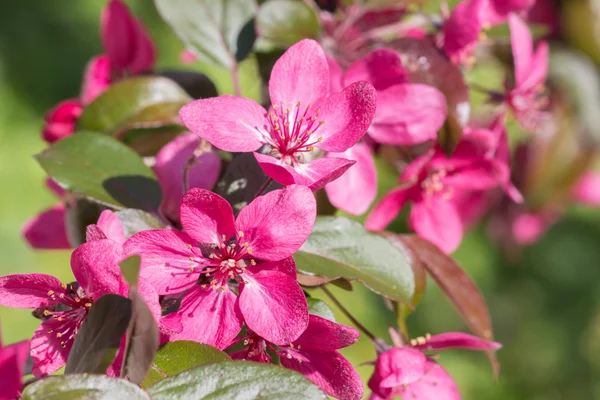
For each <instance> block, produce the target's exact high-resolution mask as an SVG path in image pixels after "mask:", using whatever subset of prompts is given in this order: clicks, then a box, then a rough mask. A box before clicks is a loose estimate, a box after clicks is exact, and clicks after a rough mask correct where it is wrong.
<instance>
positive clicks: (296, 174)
mask: <svg viewBox="0 0 600 400" xmlns="http://www.w3.org/2000/svg"><path fill="white" fill-rule="evenodd" d="M254 157H255V158H256V161H258V163H259V164H260V167H261V168H262V169H263V171H264V172H265V174H267V175H269V177H271V178H273V180H275V181H276V182H278V183H281V184H282V185H292V184H294V183H295V184H298V185H302V186H306V187H308V188H309V189H311V190H313V191H316V190H319V189H321V188H323V187H324V186H325V185H327V184H328V183H329V182H332V181H334V180H336V179H337V178H339V177H340V176H342V174H344V172H346V171H347V170H348V168H350V167H351V166H352V165H354V163H355V161H352V160H346V159H343V158H333V157H327V158H317V159H316V160H313V161H311V162H310V163H308V164H300V163H298V164H296V165H295V166H294V167H292V166H291V165H288V164H286V163H283V162H281V161H280V160H277V159H276V158H274V157H271V156H269V155H266V154H259V153H254Z"/></svg>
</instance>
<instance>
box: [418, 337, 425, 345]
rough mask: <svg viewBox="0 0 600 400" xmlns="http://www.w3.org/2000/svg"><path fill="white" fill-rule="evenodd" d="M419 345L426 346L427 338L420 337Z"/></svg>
mask: <svg viewBox="0 0 600 400" xmlns="http://www.w3.org/2000/svg"><path fill="white" fill-rule="evenodd" d="M417 343H418V344H419V345H424V344H425V343H427V340H425V338H424V337H423V336H419V337H418V338H417Z"/></svg>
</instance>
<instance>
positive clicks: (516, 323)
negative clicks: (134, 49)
mask: <svg viewBox="0 0 600 400" xmlns="http://www.w3.org/2000/svg"><path fill="white" fill-rule="evenodd" d="M127 3H128V4H129V5H130V6H131V8H132V9H133V11H134V12H135V13H136V14H137V15H138V16H140V17H141V18H142V20H143V21H144V23H145V25H146V26H147V27H148V29H149V30H150V32H151V34H152V36H153V37H154V39H155V41H156V43H157V45H158V48H159V56H160V57H159V62H158V65H159V67H160V68H169V67H170V68H172V67H180V64H179V58H178V57H179V53H180V51H181V50H182V46H181V44H180V43H179V42H178V41H177V39H176V38H175V37H174V35H173V34H172V33H171V32H170V31H169V30H168V28H167V27H166V25H165V24H164V23H163V22H162V21H161V19H160V18H159V16H158V15H157V13H156V11H155V9H154V7H153V5H152V3H151V2H150V1H149V0H146V1H127ZM566 3H567V4H566V5H565V9H564V15H565V16H566V17H567V18H568V20H567V23H566V27H567V29H568V30H569V33H568V36H569V37H570V38H571V40H573V41H574V42H576V43H577V45H578V46H579V47H581V48H583V49H584V50H585V51H587V52H589V53H591V55H592V56H593V58H595V59H596V60H598V59H600V57H598V54H599V53H598V49H597V45H596V42H595V40H594V39H593V38H594V34H595V29H598V28H597V27H595V25H594V24H595V23H596V20H594V13H593V12H590V10H591V9H590V8H587V7H588V6H589V5H588V3H587V1H583V0H581V1H578V0H569V1H568V2H566ZM592 3H598V2H592ZM103 6H104V2H102V1H86V2H83V1H72V0H52V1H38V2H35V4H32V3H31V2H14V1H13V2H2V6H1V8H0V9H1V12H0V88H1V89H0V104H1V106H0V185H1V187H2V188H3V192H4V194H3V195H2V196H1V198H0V221H1V224H0V255H1V257H0V273H1V274H12V273H30V272H43V273H48V274H53V275H56V276H58V277H59V278H61V279H63V280H64V281H66V282H68V281H69V280H70V279H71V276H70V269H69V256H70V253H69V252H67V251H33V250H32V249H30V248H28V246H27V245H26V243H25V242H24V241H23V240H22V238H21V235H20V228H21V225H22V224H23V223H24V222H25V221H26V220H27V219H28V218H29V217H31V216H32V215H34V214H35V213H37V212H38V211H40V210H42V209H44V208H46V207H49V206H51V205H52V204H54V203H55V201H56V200H55V199H54V198H53V197H52V195H51V194H50V192H49V191H47V190H45V188H44V187H43V179H44V174H43V172H42V170H41V168H40V167H39V166H38V165H37V164H36V162H35V161H34V159H33V158H32V157H31V156H32V155H33V154H35V153H36V152H38V151H40V150H41V149H42V148H43V147H44V144H43V142H42V140H41V139H40V134H39V132H40V128H41V125H42V116H43V114H44V112H45V111H46V110H48V109H49V108H51V107H52V106H53V105H54V104H56V103H57V102H58V101H60V100H62V99H65V98H69V97H76V96H77V94H78V92H79V85H80V80H81V73H82V69H83V67H84V65H85V63H86V62H87V61H88V60H89V58H90V57H92V56H94V55H96V54H99V53H100V52H101V51H102V48H101V44H100V37H99V16H100V12H101V9H102V7H103ZM596 7H597V6H596ZM195 67H196V68H197V67H198V66H197V65H196V66H195ZM192 68H193V67H192ZM207 71H208V72H209V73H210V75H211V76H212V77H214V78H215V79H216V80H217V82H216V83H217V84H218V86H219V87H220V88H221V89H222V90H228V88H229V87H230V83H229V82H228V81H227V80H226V74H223V73H222V71H218V70H215V69H210V70H207ZM251 75H252V74H249V75H248V76H246V77H242V80H243V81H244V80H245V82H243V83H244V85H245V86H246V88H247V91H248V92H254V93H256V91H257V90H258V88H257V85H256V80H255V79H254V78H250V76H251ZM455 257H456V258H457V260H458V261H459V263H460V264H461V265H462V266H463V267H464V268H465V269H466V270H467V271H468V272H469V274H470V275H471V276H472V277H473V279H474V280H475V281H476V282H477V284H478V285H479V287H480V288H481V290H482V291H483V293H484V295H485V297H486V298H487V300H488V304H489V307H490V309H491V314H492V318H493V322H494V327H495V332H496V338H497V340H498V341H500V342H502V343H503V344H504V348H503V349H502V350H501V351H500V352H499V359H500V362H501V364H502V372H501V376H500V379H499V381H498V382H495V381H494V379H493V377H492V374H491V369H490V368H489V366H488V364H487V360H486V358H485V356H484V355H482V354H475V353H469V352H467V351H460V350H457V351H449V352H446V353H444V354H443V355H442V356H441V357H440V362H441V363H442V364H443V365H444V366H445V367H446V368H447V369H448V371H449V372H450V373H451V374H452V376H453V377H454V378H455V379H456V381H457V382H458V384H459V386H460V389H461V392H462V394H463V397H464V399H467V400H475V399H533V400H538V399H539V400H542V399H544V400H554V399H556V400H558V399H594V398H598V399H600V379H599V378H600V361H599V357H597V355H598V354H600V212H598V211H594V210H585V209H577V210H573V211H572V212H570V213H569V215H568V216H567V218H565V220H563V221H562V222H561V223H559V224H558V225H556V226H555V227H554V228H553V229H552V230H551V231H550V232H549V233H548V234H547V235H546V236H545V237H544V238H543V240H541V241H540V242H539V243H538V244H537V245H535V246H533V247H531V248H529V249H527V250H526V251H525V252H524V254H523V257H522V260H521V261H520V262H519V263H516V264H515V263H512V264H508V263H506V262H504V261H503V258H502V256H501V254H500V252H499V251H498V250H497V249H496V248H495V247H494V246H493V245H492V244H490V243H489V242H488V241H487V239H486V238H485V235H484V232H483V229H478V230H477V229H476V230H475V231H474V232H472V233H471V234H469V235H468V236H467V237H466V238H465V240H464V243H463V245H462V247H461V248H460V250H459V251H458V252H457V253H456V255H455ZM336 293H338V294H339V296H340V297H341V298H342V299H343V300H344V301H346V302H348V303H350V307H349V308H350V309H352V310H354V311H355V313H356V316H357V318H358V319H359V320H361V321H362V322H363V323H364V324H365V325H367V326H370V327H373V330H374V331H375V332H376V333H378V334H380V335H386V330H387V324H388V323H390V321H391V318H392V316H391V315H389V313H387V312H386V311H385V309H384V306H383V302H382V301H381V299H379V298H378V297H377V296H375V295H372V294H371V293H370V292H368V291H366V290H364V289H363V288H361V287H360V286H359V285H355V291H354V292H342V291H340V290H336ZM314 295H315V297H322V293H320V292H319V290H315V291H314ZM339 321H340V322H342V323H345V322H347V321H346V320H344V318H343V317H340V318H339ZM0 324H1V330H2V338H3V341H4V342H5V343H10V342H14V341H17V340H22V339H26V338H29V337H30V336H31V334H32V333H33V331H34V329H35V328H36V327H37V325H38V321H37V320H35V319H34V318H33V317H31V316H30V313H29V312H28V311H27V310H15V309H8V308H3V307H0ZM409 328H410V331H411V335H412V336H419V335H423V334H425V333H427V332H429V333H432V334H435V333H441V332H445V331H466V328H465V326H464V324H463V323H462V322H461V320H460V318H459V317H458V315H457V314H456V312H455V311H454V309H453V308H452V306H451V305H450V304H449V303H448V302H447V301H446V299H445V298H444V296H443V294H441V293H440V291H439V290H438V289H437V288H436V287H435V285H434V284H433V282H429V286H428V290H427V294H426V296H425V298H424V300H423V302H422V304H421V305H420V306H419V308H418V310H417V312H416V313H415V314H414V315H413V316H411V317H410V319H409ZM345 354H346V355H348V356H349V357H350V358H351V360H352V361H353V362H354V363H355V365H358V364H360V363H362V362H365V361H370V360H372V359H373V357H374V350H373V348H372V346H371V345H370V343H369V342H368V341H367V340H361V342H359V344H358V345H356V346H354V347H353V348H351V349H349V350H348V351H346V352H345ZM358 370H359V372H360V373H361V375H363V377H364V378H365V382H366V380H367V379H368V376H369V374H370V371H371V367H369V366H359V367H358Z"/></svg>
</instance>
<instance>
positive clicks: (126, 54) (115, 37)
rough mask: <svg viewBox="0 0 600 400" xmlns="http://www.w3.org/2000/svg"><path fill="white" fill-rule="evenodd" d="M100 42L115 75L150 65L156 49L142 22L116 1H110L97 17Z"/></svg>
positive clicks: (145, 70) (139, 71) (135, 71)
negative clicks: (99, 21)
mask: <svg viewBox="0 0 600 400" xmlns="http://www.w3.org/2000/svg"><path fill="white" fill-rule="evenodd" d="M101 27H102V28H101V33H102V43H103V44H104V49H105V50H106V54H107V55H108V58H109V59H110V65H111V69H112V71H113V74H114V75H115V76H119V77H120V76H124V75H127V74H133V75H138V74H141V73H143V72H148V71H150V70H151V69H152V67H153V66H154V62H155V60H156V50H155V49H154V44H153V43H152V39H151V38H150V36H149V35H148V33H147V32H146V30H145V29H144V27H143V25H142V24H141V23H140V21H138V20H137V19H136V18H135V17H134V16H133V15H131V13H130V11H129V9H128V8H127V6H126V5H125V4H124V3H123V2H121V1H120V0H110V2H109V3H108V5H107V6H106V8H105V9H104V11H103V12H102V19H101Z"/></svg>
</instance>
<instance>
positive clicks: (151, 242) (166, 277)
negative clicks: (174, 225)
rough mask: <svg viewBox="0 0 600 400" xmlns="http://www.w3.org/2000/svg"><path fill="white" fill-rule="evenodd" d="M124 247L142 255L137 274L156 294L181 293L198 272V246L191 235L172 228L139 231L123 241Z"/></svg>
mask: <svg viewBox="0 0 600 400" xmlns="http://www.w3.org/2000/svg"><path fill="white" fill-rule="evenodd" d="M123 251H124V253H125V255H127V256H130V255H134V254H138V255H140V256H141V257H142V267H141V271H140V275H141V276H142V277H144V278H145V279H146V280H147V281H148V282H150V284H151V285H153V286H154V288H155V289H156V291H157V292H158V293H159V294H169V293H180V292H182V291H184V290H185V289H188V288H190V287H192V286H193V285H194V284H195V283H196V281H197V280H198V277H199V276H200V269H198V268H197V267H199V266H200V264H199V261H201V260H198V253H200V249H199V248H198V247H197V244H196V242H195V241H194V240H193V239H192V238H191V237H189V236H188V235H187V234H185V233H183V232H179V231H177V230H175V229H156V230H148V231H142V232H138V233H136V234H135V235H133V236H132V237H130V238H129V239H128V240H127V241H126V242H125V244H124V245H123ZM190 257H191V258H192V259H191V260H190ZM194 268H196V270H194Z"/></svg>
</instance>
